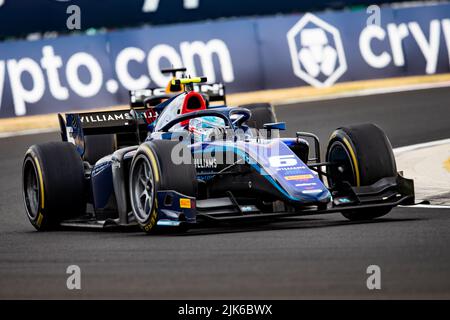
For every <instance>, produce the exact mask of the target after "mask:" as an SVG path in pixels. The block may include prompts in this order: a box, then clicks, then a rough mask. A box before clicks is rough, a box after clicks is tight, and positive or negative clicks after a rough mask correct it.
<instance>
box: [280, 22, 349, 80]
mask: <svg viewBox="0 0 450 320" xmlns="http://www.w3.org/2000/svg"><path fill="white" fill-rule="evenodd" d="M287 41H288V44H289V51H290V54H291V60H292V68H293V70H294V74H295V75H296V76H297V77H299V78H300V79H302V80H304V81H306V82H307V83H309V84H310V85H312V86H315V87H326V86H330V85H332V84H334V83H335V82H336V80H337V79H339V77H340V76H342V74H344V72H345V71H346V70H347V62H346V60H345V53H344V47H343V45H342V40H341V35H340V34H339V30H338V29H336V28H335V27H333V26H332V25H330V24H328V23H327V22H325V21H323V20H322V19H319V18H318V17H316V16H315V15H313V14H311V13H307V14H305V15H304V16H303V17H302V18H301V19H300V20H299V21H298V22H297V23H296V24H295V25H294V26H293V27H292V28H291V29H290V30H289V31H288V33H287Z"/></svg>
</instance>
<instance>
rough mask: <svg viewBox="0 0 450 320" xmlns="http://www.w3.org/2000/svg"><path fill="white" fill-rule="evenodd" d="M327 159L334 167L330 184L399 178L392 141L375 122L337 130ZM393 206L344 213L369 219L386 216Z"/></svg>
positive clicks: (352, 216) (360, 184) (348, 217)
mask: <svg viewBox="0 0 450 320" xmlns="http://www.w3.org/2000/svg"><path fill="white" fill-rule="evenodd" d="M326 161H327V162H334V163H338V164H340V165H339V167H338V166H333V167H330V169H329V172H328V173H329V177H328V183H329V185H330V187H333V186H335V185H336V184H338V183H340V182H344V181H345V182H348V183H350V185H352V186H367V185H371V184H373V183H375V182H377V181H378V180H380V179H382V178H385V177H395V176H396V174H397V167H396V164H395V158H394V153H393V151H392V146H391V143H390V142H389V139H388V138H387V136H386V134H385V133H384V132H383V131H382V130H381V129H380V128H379V127H378V126H376V125H375V124H371V123H367V124H359V125H351V126H346V127H341V128H338V129H337V130H335V131H334V132H333V133H332V134H331V137H330V141H329V142H328V147H327V153H326ZM389 211H391V208H373V209H361V210H355V211H349V212H345V213H344V212H343V213H342V214H343V215H344V217H346V218H347V219H349V220H368V219H374V218H377V217H381V216H384V215H385V214H387V213H388V212H389Z"/></svg>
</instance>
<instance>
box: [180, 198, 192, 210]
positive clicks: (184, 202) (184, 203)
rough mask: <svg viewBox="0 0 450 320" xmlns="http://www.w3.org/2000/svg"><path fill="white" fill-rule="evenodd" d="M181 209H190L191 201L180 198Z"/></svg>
mask: <svg viewBox="0 0 450 320" xmlns="http://www.w3.org/2000/svg"><path fill="white" fill-rule="evenodd" d="M180 208H181V209H190V208H191V199H187V198H180Z"/></svg>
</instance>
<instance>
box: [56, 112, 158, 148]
mask: <svg viewBox="0 0 450 320" xmlns="http://www.w3.org/2000/svg"><path fill="white" fill-rule="evenodd" d="M152 111H153V110H130V109H122V110H112V111H100V112H84V113H66V114H65V117H64V116H63V115H61V114H58V120H59V126H60V129H61V139H62V140H63V141H68V142H71V143H73V144H74V145H75V146H76V147H77V149H78V152H79V153H80V154H81V155H83V153H84V143H85V139H84V137H85V136H89V135H98V134H114V135H115V139H116V143H117V145H118V146H119V145H134V144H139V143H140V142H141V141H143V140H144V139H145V137H146V136H147V133H148V128H147V126H148V124H149V123H151V122H153V121H154V119H155V118H156V115H155V113H153V112H152Z"/></svg>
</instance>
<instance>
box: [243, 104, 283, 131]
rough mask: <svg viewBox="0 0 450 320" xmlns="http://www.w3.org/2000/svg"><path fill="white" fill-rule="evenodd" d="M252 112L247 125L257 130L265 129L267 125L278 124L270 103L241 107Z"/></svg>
mask: <svg viewBox="0 0 450 320" xmlns="http://www.w3.org/2000/svg"><path fill="white" fill-rule="evenodd" d="M239 107H240V108H245V109H248V110H250V111H251V112H252V116H251V118H250V119H249V120H248V121H247V125H248V126H249V127H251V128H255V129H264V124H265V123H272V122H277V118H276V116H275V113H274V112H273V108H272V105H271V104H270V103H252V104H244V105H242V106H239Z"/></svg>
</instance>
